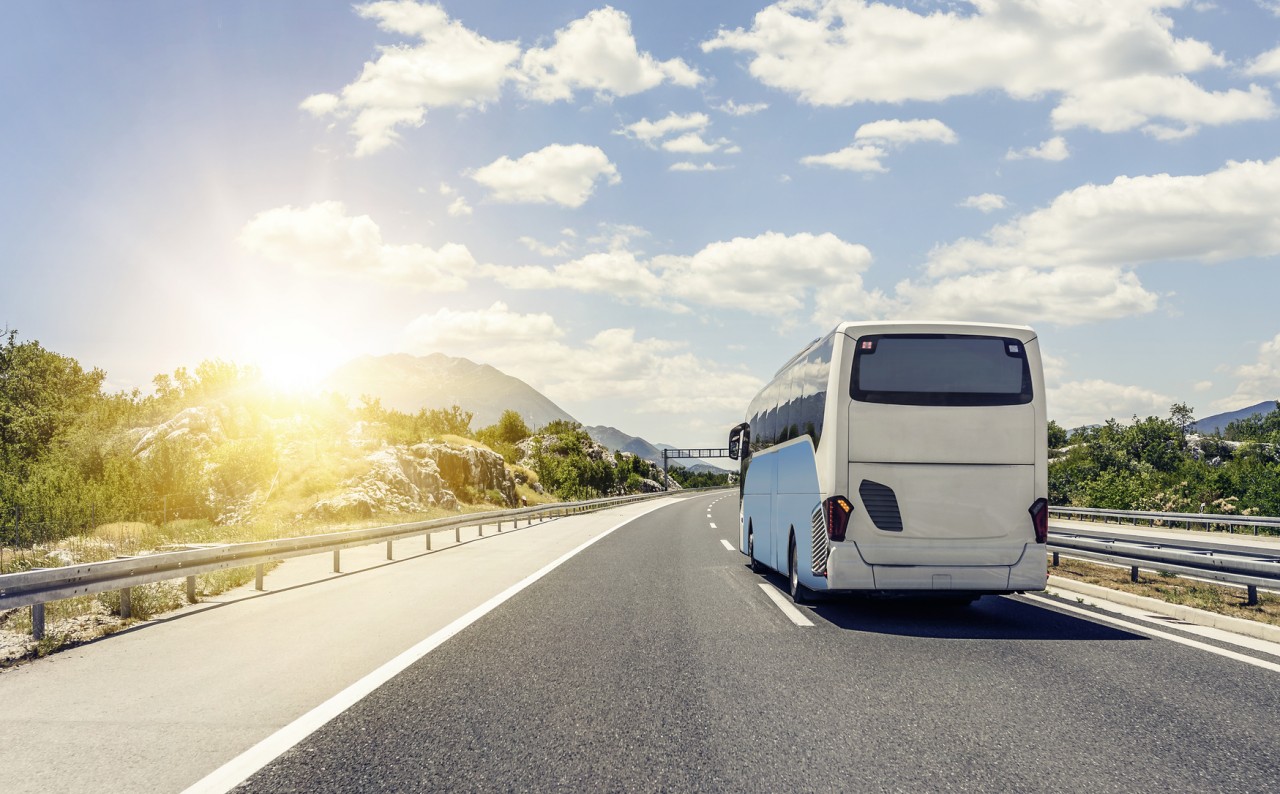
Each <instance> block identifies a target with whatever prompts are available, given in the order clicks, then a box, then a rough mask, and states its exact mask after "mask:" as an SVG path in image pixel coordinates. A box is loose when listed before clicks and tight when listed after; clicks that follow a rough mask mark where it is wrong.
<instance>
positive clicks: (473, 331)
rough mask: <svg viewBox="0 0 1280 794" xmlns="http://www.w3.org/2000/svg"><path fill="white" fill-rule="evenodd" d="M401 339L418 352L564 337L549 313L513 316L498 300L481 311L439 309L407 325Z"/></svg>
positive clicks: (551, 339) (550, 340) (547, 340)
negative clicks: (477, 343) (410, 343)
mask: <svg viewBox="0 0 1280 794" xmlns="http://www.w3.org/2000/svg"><path fill="white" fill-rule="evenodd" d="M405 336H406V337H407V338H408V339H410V340H412V342H413V344H414V346H415V347H416V348H417V349H418V350H420V351H421V352H435V351H449V350H457V349H465V348H467V347H468V346H469V345H473V344H475V343H476V342H484V343H494V342H498V341H499V340H505V341H506V342H508V343H511V344H519V343H521V342H554V341H555V340H557V339H559V338H561V337H562V336H564V332H563V331H561V330H560V328H559V326H557V325H556V321H555V318H553V317H552V316H551V315H549V314H516V313H513V312H512V311H511V310H510V309H508V308H507V304H505V303H503V302H501V301H498V302H496V303H494V304H493V305H492V306H490V307H489V308H488V309H487V310H483V311H474V312H469V311H454V310H453V309H448V308H445V309H440V310H439V311H437V312H436V313H435V314H424V315H422V316H421V317H418V318H417V319H416V320H414V321H413V322H411V323H410V324H409V326H408V327H407V328H406V329H405Z"/></svg>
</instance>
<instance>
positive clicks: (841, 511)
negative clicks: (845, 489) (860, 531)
mask: <svg viewBox="0 0 1280 794" xmlns="http://www.w3.org/2000/svg"><path fill="white" fill-rule="evenodd" d="M822 512H823V515H824V516H825V517H826V519H827V537H828V538H830V539H831V540H834V541H843V540H844V533H845V530H847V529H848V528H849V515H850V514H851V513H852V512H853V505H852V504H850V503H849V500H848V499H845V498H844V497H843V496H833V497H831V498H830V499H828V500H827V501H825V502H823V503H822Z"/></svg>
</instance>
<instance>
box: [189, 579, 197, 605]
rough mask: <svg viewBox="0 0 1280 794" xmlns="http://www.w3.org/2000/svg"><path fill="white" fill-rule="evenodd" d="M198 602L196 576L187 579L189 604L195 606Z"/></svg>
mask: <svg viewBox="0 0 1280 794" xmlns="http://www.w3.org/2000/svg"><path fill="white" fill-rule="evenodd" d="M195 602H196V578H195V577H194V576H188V577H187V603H188V604H194V603H195Z"/></svg>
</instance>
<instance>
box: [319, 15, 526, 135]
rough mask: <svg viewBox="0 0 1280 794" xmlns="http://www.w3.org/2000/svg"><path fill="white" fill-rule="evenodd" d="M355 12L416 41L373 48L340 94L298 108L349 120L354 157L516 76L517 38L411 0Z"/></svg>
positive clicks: (480, 100)
mask: <svg viewBox="0 0 1280 794" xmlns="http://www.w3.org/2000/svg"><path fill="white" fill-rule="evenodd" d="M355 10H356V13H357V14H359V15H360V16H361V17H363V18H365V19H372V20H374V21H375V22H377V24H378V27H379V28H381V29H382V30H385V31H388V32H392V33H400V34H403V35H406V36H414V37H417V38H418V39H420V41H419V43H417V44H414V45H406V44H399V45H391V46H385V47H379V56H378V58H377V60H375V61H369V62H366V63H365V65H364V69H363V70H361V73H360V76H359V77H358V78H356V80H355V82H353V83H351V84H349V85H347V86H346V87H344V88H343V89H342V92H341V95H340V96H335V95H333V94H315V95H313V96H310V97H308V98H307V99H306V100H304V101H303V102H302V105H301V107H302V109H303V110H306V111H308V112H310V113H311V114H313V115H315V116H325V115H330V114H333V115H337V116H339V117H342V118H345V117H348V116H354V118H353V120H352V121H351V134H352V135H353V136H355V138H356V148H355V153H356V156H357V157H361V156H364V155H367V154H373V153H374V152H377V151H379V150H381V149H385V148H386V147H387V146H390V145H391V144H392V143H394V142H395V141H396V140H397V139H398V138H399V133H398V132H397V128H398V127H404V126H410V127H416V126H419V125H421V124H422V122H423V120H424V119H425V117H426V113H427V110H428V109H430V108H441V107H477V106H482V105H484V104H485V103H487V102H492V101H494V100H496V99H497V98H498V96H499V94H500V92H501V90H502V86H503V84H504V83H506V82H508V81H510V80H512V79H514V77H515V73H514V71H513V65H514V63H515V62H516V60H517V59H518V58H519V57H520V46H519V44H517V43H516V42H499V41H491V40H490V39H487V38H485V37H484V36H481V35H480V34H478V33H476V32H474V31H471V30H468V29H467V28H465V27H463V25H462V24H461V23H459V22H456V21H453V20H450V19H449V17H448V15H447V14H446V13H445V12H444V10H443V9H442V8H440V7H439V6H435V5H419V4H417V3H413V2H407V1H406V2H376V3H368V4H366V5H361V6H356V7H355Z"/></svg>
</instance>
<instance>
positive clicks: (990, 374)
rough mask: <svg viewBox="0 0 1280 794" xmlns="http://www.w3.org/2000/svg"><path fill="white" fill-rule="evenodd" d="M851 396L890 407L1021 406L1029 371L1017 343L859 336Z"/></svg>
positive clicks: (1028, 397) (1028, 388)
mask: <svg viewBox="0 0 1280 794" xmlns="http://www.w3.org/2000/svg"><path fill="white" fill-rule="evenodd" d="M850 392H851V396H852V397H853V399H855V400H858V401H860V402H869V403H889V404H895V405H944V406H965V405H974V406H981V405H1025V404H1027V403H1029V402H1031V398H1032V387H1031V371H1030V368H1029V367H1028V366H1027V355H1026V350H1025V349H1024V347H1023V345H1022V343H1021V342H1019V341H1018V340H1017V339H1005V338H1001V337H994V336H968V335H961V334H895V335H889V334H885V335H876V336H864V337H862V338H861V339H859V340H858V346H857V351H856V353H855V355H854V359H853V378H852V379H851V388H850Z"/></svg>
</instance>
